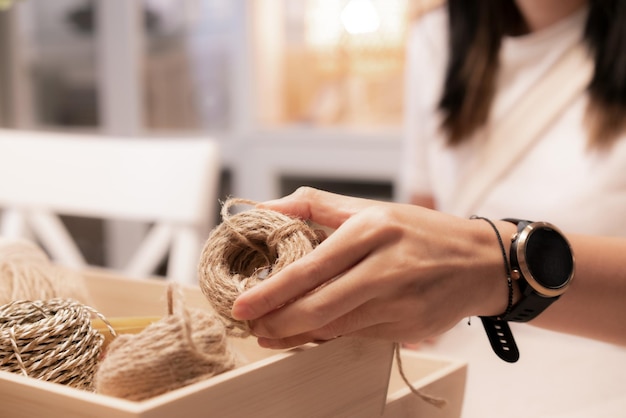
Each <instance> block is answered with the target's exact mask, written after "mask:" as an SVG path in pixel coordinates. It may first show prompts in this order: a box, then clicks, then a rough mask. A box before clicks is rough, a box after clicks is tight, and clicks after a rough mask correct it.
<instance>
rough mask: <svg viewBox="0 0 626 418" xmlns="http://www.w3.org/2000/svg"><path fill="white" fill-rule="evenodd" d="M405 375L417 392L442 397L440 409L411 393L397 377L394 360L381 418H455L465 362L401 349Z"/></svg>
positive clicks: (460, 396) (459, 409)
mask: <svg viewBox="0 0 626 418" xmlns="http://www.w3.org/2000/svg"><path fill="white" fill-rule="evenodd" d="M401 359H402V367H403V370H404V374H405V376H406V377H407V378H408V379H409V381H410V382H411V384H412V385H413V387H414V388H415V389H417V390H419V391H420V392H422V393H424V394H426V395H431V396H434V397H437V398H441V399H444V400H445V401H446V405H445V406H444V407H443V408H438V407H436V406H433V405H431V404H429V403H427V402H425V401H424V400H423V399H421V398H419V397H418V396H416V395H415V394H413V393H412V392H411V391H410V389H409V388H408V387H407V385H406V384H405V383H404V381H403V380H402V378H401V377H400V373H399V371H398V365H397V363H396V362H395V361H394V362H393V367H392V369H391V379H390V381H389V389H388V395H387V402H386V407H385V411H384V415H383V416H384V418H459V417H460V416H461V410H462V407H463V398H464V393H465V383H466V379H467V363H465V362H462V361H457V360H451V359H447V358H443V357H437V356H433V355H428V354H424V353H420V352H419V351H414V350H404V349H403V350H402V351H401Z"/></svg>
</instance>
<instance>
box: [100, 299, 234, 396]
mask: <svg viewBox="0 0 626 418" xmlns="http://www.w3.org/2000/svg"><path fill="white" fill-rule="evenodd" d="M172 292H173V290H172V288H169V289H168V310H169V315H168V316H167V317H165V318H162V319H161V320H159V321H157V322H154V323H152V324H151V325H149V326H148V327H147V328H145V329H144V330H143V331H141V332H140V333H139V334H134V335H130V334H124V335H120V336H119V337H117V338H116V339H115V340H113V342H112V343H111V344H110V345H109V347H108V349H107V352H106V356H105V357H104V359H103V360H102V361H101V363H100V366H99V368H98V371H97V374H96V379H95V381H96V383H95V386H96V392H98V393H102V394H105V395H110V396H115V397H118V398H124V399H128V400H132V401H140V400H143V399H148V398H151V397H153V396H157V395H160V394H162V393H166V392H169V391H171V390H174V389H178V388H180V387H183V386H186V385H189V384H191V383H194V382H197V381H200V380H204V379H208V378H209V377H212V376H215V375H218V374H220V373H223V372H226V371H228V370H231V369H233V368H234V367H235V366H236V358H235V356H234V354H233V352H232V351H231V350H230V347H229V345H228V341H227V338H226V333H225V329H224V325H223V324H222V322H221V321H220V319H219V318H218V317H217V315H216V314H215V313H214V312H212V311H210V310H201V309H185V308H184V307H182V304H180V303H178V304H177V305H178V306H179V309H178V310H177V312H174V309H173V303H174V302H173V300H174V298H173V296H172Z"/></svg>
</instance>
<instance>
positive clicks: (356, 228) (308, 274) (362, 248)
mask: <svg viewBox="0 0 626 418" xmlns="http://www.w3.org/2000/svg"><path fill="white" fill-rule="evenodd" d="M362 229H363V228H362V227H361V226H360V223H358V222H346V225H345V226H344V227H343V228H340V229H339V230H337V231H336V232H335V233H333V234H332V235H331V236H329V237H328V238H327V239H326V240H324V241H323V242H322V243H321V244H320V245H318V246H317V247H316V248H315V250H313V251H312V252H311V253H309V254H307V255H305V256H304V257H302V258H300V259H299V260H296V261H294V262H293V263H291V264H290V265H288V266H286V267H285V268H283V269H282V270H281V271H279V272H277V273H276V274H275V275H273V276H271V277H269V278H268V279H267V280H265V281H263V282H262V283H259V284H257V285H256V286H254V287H253V288H251V289H249V290H247V291H246V292H244V293H243V294H241V295H240V296H239V297H238V298H237V300H235V303H234V304H233V308H232V311H231V314H232V316H233V317H234V318H236V319H239V320H254V319H257V318H259V317H261V316H263V315H266V314H268V313H269V312H271V311H273V310H275V309H277V308H279V307H281V306H283V305H285V304H287V303H288V302H290V301H293V300H298V299H299V298H301V297H302V296H303V295H305V294H307V293H309V292H311V291H312V290H314V289H316V288H318V287H319V286H321V285H322V284H325V283H327V282H329V281H330V280H333V279H335V278H337V277H339V276H341V275H342V274H343V273H345V272H346V271H347V270H348V269H349V268H351V267H352V266H354V265H355V264H357V263H358V262H359V261H360V260H361V259H363V258H364V257H365V256H366V255H367V253H368V252H369V251H371V249H372V247H373V246H374V245H375V240H373V239H372V238H369V237H368V236H369V235H371V234H366V233H361V230H362Z"/></svg>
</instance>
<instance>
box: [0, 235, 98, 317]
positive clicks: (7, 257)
mask: <svg viewBox="0 0 626 418" xmlns="http://www.w3.org/2000/svg"><path fill="white" fill-rule="evenodd" d="M54 298H63V299H75V300H77V301H79V302H82V303H85V304H89V295H88V291H87V287H86V285H85V282H84V278H83V276H82V275H81V274H79V273H78V272H77V271H74V270H71V269H69V268H65V267H62V266H59V265H56V264H53V263H52V262H51V261H50V259H49V258H48V255H47V254H46V253H45V252H43V250H42V249H41V248H39V247H38V246H37V245H36V244H34V243H33V242H31V241H27V240H24V239H8V238H0V305H4V304H7V303H10V302H13V301H16V300H47V299H54Z"/></svg>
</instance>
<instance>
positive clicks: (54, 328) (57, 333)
mask: <svg viewBox="0 0 626 418" xmlns="http://www.w3.org/2000/svg"><path fill="white" fill-rule="evenodd" d="M94 315H96V316H98V317H100V318H101V319H103V320H104V321H105V322H106V320H105V319H104V318H103V317H102V316H101V315H100V314H99V313H98V312H96V311H95V310H94V309H92V308H90V307H88V306H85V305H83V304H81V303H79V302H76V301H74V300H70V299H51V300H47V301H14V302H12V303H9V304H7V305H4V306H2V307H0V370H4V371H9V372H13V373H21V374H23V375H24V376H29V377H33V378H35V379H41V380H46V381H49V382H54V383H61V384H64V385H68V386H72V387H75V388H78V389H86V390H92V387H93V386H92V384H93V377H94V375H95V371H96V368H97V365H98V360H99V357H100V354H101V348H102V343H103V342H104V336H103V335H102V334H100V333H99V332H98V331H96V330H94V329H93V328H92V327H91V318H92V317H93V316H94Z"/></svg>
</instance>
